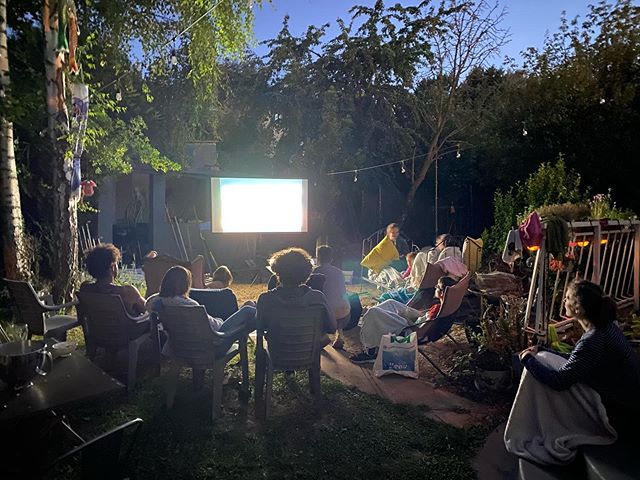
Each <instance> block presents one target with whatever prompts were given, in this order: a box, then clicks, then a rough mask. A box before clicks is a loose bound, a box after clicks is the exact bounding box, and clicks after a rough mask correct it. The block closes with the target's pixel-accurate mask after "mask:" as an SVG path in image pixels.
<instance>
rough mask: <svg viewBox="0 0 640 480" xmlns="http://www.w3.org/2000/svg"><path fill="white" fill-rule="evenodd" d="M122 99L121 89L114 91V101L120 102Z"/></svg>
mask: <svg viewBox="0 0 640 480" xmlns="http://www.w3.org/2000/svg"><path fill="white" fill-rule="evenodd" d="M121 101H122V90H120V89H118V91H117V92H116V102H121Z"/></svg>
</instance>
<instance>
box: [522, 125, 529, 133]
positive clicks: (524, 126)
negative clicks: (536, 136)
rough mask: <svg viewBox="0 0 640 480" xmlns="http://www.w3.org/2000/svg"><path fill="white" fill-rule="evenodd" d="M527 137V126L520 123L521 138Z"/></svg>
mask: <svg viewBox="0 0 640 480" xmlns="http://www.w3.org/2000/svg"><path fill="white" fill-rule="evenodd" d="M527 135H529V132H527V125H526V124H525V123H524V122H522V136H523V137H526V136H527Z"/></svg>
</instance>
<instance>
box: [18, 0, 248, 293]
mask: <svg viewBox="0 0 640 480" xmlns="http://www.w3.org/2000/svg"><path fill="white" fill-rule="evenodd" d="M256 3H257V4H258V5H259V4H260V3H261V2H260V1H258V2H256ZM43 7H44V8H43V9H42V11H39V9H38V8H37V5H36V2H34V1H31V0H28V1H26V2H24V3H23V4H21V5H19V6H18V7H17V11H18V12H19V13H20V15H18V18H19V22H20V27H22V28H23V31H22V32H21V33H23V32H27V31H28V30H29V29H30V28H32V26H33V25H34V24H36V23H37V22H39V23H40V25H41V27H42V30H43V31H44V33H45V35H44V37H45V45H44V51H45V74H46V75H45V76H46V79H45V82H46V91H47V119H48V120H47V132H48V141H49V148H48V151H49V154H50V158H48V159H46V160H43V161H48V162H49V164H50V165H52V172H53V174H52V181H51V183H52V187H53V190H52V191H51V193H52V198H51V200H52V202H51V204H52V205H53V217H52V221H51V226H52V230H53V235H52V240H53V245H52V251H53V271H54V272H55V277H56V282H54V296H56V297H57V298H59V297H68V296H69V294H70V292H71V291H72V289H73V286H74V285H73V284H74V281H75V278H76V275H75V274H76V271H77V256H78V242H77V198H76V197H74V195H73V194H72V192H71V189H70V182H69V179H70V175H71V172H72V168H73V165H72V159H71V155H70V142H71V141H72V138H73V135H72V134H71V135H70V132H69V127H68V121H69V118H68V111H67V104H66V96H67V93H68V85H67V81H68V73H69V71H70V69H71V70H73V68H70V67H72V58H71V56H70V55H69V53H68V52H67V49H66V45H64V44H59V43H58V42H59V41H61V40H62V39H63V38H64V35H58V33H59V30H60V29H63V31H64V30H66V28H67V26H68V27H69V31H70V32H71V33H74V32H75V33H77V31H75V30H74V29H73V25H72V23H73V21H74V20H76V21H77V22H78V23H79V24H81V25H86V26H87V28H86V29H85V30H84V31H88V32H90V33H89V34H88V35H85V36H84V37H81V38H80V43H82V41H83V40H87V39H88V38H90V37H91V36H92V35H96V36H97V37H98V39H99V40H100V41H101V42H102V43H101V44H100V46H99V48H101V49H103V50H104V51H105V52H108V53H110V54H111V56H110V57H108V60H109V61H108V62H107V61H105V60H103V59H100V60H99V61H96V62H95V63H94V61H87V62H86V63H87V65H86V69H84V71H83V76H84V79H85V81H86V82H87V83H89V86H90V91H91V95H92V96H91V99H92V102H93V101H94V100H97V103H94V104H97V105H100V107H99V110H100V112H101V115H102V118H103V119H104V118H105V116H104V114H105V112H106V114H107V115H109V114H118V113H120V114H122V113H123V112H124V110H123V109H118V108H116V107H114V106H113V105H109V104H108V103H107V102H105V101H104V95H102V94H104V93H105V92H106V91H108V89H109V88H114V86H115V88H118V86H119V84H120V83H121V82H125V81H126V79H125V77H127V76H129V75H130V74H131V73H130V72H131V71H133V72H134V76H135V75H136V73H137V75H138V76H139V77H141V78H143V80H142V82H140V83H141V84H142V85H140V83H139V84H138V85H140V86H142V87H146V85H145V80H144V77H145V76H148V77H153V76H158V75H162V74H166V73H168V72H170V70H171V66H170V65H169V62H168V61H167V60H168V53H169V51H170V48H172V47H173V48H175V50H176V51H177V52H178V54H182V55H183V57H182V58H181V59H180V61H181V62H184V63H186V64H188V68H187V69H186V71H188V79H189V81H190V83H191V85H192V86H193V91H194V95H195V97H196V98H197V99H198V102H199V103H198V104H199V105H205V107H204V108H207V109H208V108H209V107H210V106H211V105H215V104H216V100H217V95H216V93H217V86H218V85H219V68H218V62H219V59H220V58H221V57H224V56H229V55H231V56H234V55H235V56H237V55H240V54H241V52H242V51H243V49H244V47H245V45H246V44H247V42H248V41H249V39H250V35H251V26H252V19H253V13H252V5H251V3H250V2H246V1H244V0H223V1H213V0H197V1H188V0H175V1H173V2H160V1H159V0H142V1H139V2H135V3H133V2H128V1H125V0H115V1H110V2H83V3H81V4H79V5H78V10H77V11H76V5H74V2H73V0H43ZM125 19H126V21H125ZM67 21H70V22H71V23H70V24H69V25H67V23H66V22H67ZM83 21H84V23H83ZM72 40H73V39H72ZM133 40H138V41H141V43H142V44H143V45H144V63H145V66H144V68H142V67H138V68H135V67H133V68H132V61H131V59H130V58H129V56H128V55H126V54H125V55H122V54H121V53H119V52H126V53H129V52H130V49H131V43H132V41H133ZM63 43H64V42H63ZM72 47H73V46H72ZM88 53H90V52H88ZM96 56H98V54H96ZM87 58H88V57H87V56H85V58H84V60H87ZM89 64H91V65H89ZM98 82H100V83H98ZM128 83H129V84H131V83H130V82H128ZM147 93H148V89H147ZM146 97H148V99H149V101H152V99H151V97H150V95H148V94H147V95H146ZM93 117H94V118H95V115H93ZM129 120H130V122H129V126H131V127H133V130H134V134H135V136H134V137H132V136H131V135H128V134H127V133H126V132H124V131H123V124H122V123H121V122H120V123H119V122H118V121H117V120H114V122H113V124H112V125H111V126H110V127H112V128H116V129H119V130H120V131H121V132H122V134H121V136H120V138H121V139H122V140H123V141H125V140H126V141H129V142H130V143H134V144H136V145H137V146H138V147H143V150H144V152H143V153H144V154H149V155H150V156H151V159H150V160H149V159H146V160H147V161H149V163H151V164H154V160H153V158H155V159H156V160H159V161H160V162H159V163H163V162H164V160H163V159H159V158H158V156H157V153H156V152H155V151H154V149H153V148H151V147H150V145H149V144H148V143H145V141H146V139H145V138H143V137H144V130H145V127H144V122H142V120H136V119H135V118H130V119H129ZM141 122H142V123H141ZM104 126H105V125H104V124H103V125H101V126H100V127H99V128H98V129H94V130H93V131H92V132H89V134H90V135H89V136H90V137H91V135H93V137H92V138H89V140H90V141H95V140H96V139H100V138H102V139H105V138H106V137H107V136H106V135H104V133H105V131H106V130H105V129H104ZM215 127H216V117H215V116H214V115H209V116H207V117H206V119H205V120H204V121H202V122H200V123H198V124H196V125H193V128H192V133H193V135H194V136H201V137H205V138H206V137H210V136H212V135H214V133H215ZM92 146H93V147H97V148H96V150H99V146H97V145H96V144H95V143H94V144H93V145H92ZM125 151H126V150H125ZM94 153H95V152H94ZM89 155H91V153H90V154H89ZM98 157H100V155H98ZM100 158H105V156H104V155H103V156H101V157H100ZM155 163H156V164H158V161H156V162H155ZM121 164H122V163H121ZM163 164H164V165H166V162H164V163H163Z"/></svg>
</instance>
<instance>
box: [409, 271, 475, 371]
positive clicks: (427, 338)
mask: <svg viewBox="0 0 640 480" xmlns="http://www.w3.org/2000/svg"><path fill="white" fill-rule="evenodd" d="M470 279H471V275H470V274H467V275H465V276H464V277H463V278H462V279H461V280H460V281H459V282H458V283H456V284H455V285H453V286H451V287H447V288H445V290H444V292H443V297H442V306H441V307H440V310H439V311H438V314H437V315H436V317H435V318H433V319H430V320H426V321H424V322H418V323H415V324H413V325H409V326H408V327H405V328H403V329H402V332H401V333H404V332H407V331H415V332H416V333H417V336H418V352H419V353H420V355H422V356H423V357H424V358H425V359H426V360H427V361H428V362H429V363H430V364H431V365H432V366H433V368H435V369H436V370H437V371H438V373H440V374H441V375H442V376H444V377H447V376H448V375H447V374H446V373H444V372H443V371H442V369H441V368H440V367H439V366H438V365H436V364H435V362H434V361H433V360H432V359H431V358H430V357H429V355H428V354H427V352H426V351H425V346H426V345H428V344H429V343H433V342H436V341H438V340H440V339H441V338H442V337H444V336H445V335H448V334H449V331H450V330H451V327H452V326H453V321H454V318H452V317H453V315H455V314H456V312H457V311H458V309H459V308H460V305H462V300H463V299H464V296H465V294H466V293H467V290H468V289H469V281H470ZM445 318H446V319H447V320H450V321H449V322H447V323H443V322H438V320H442V319H445ZM438 327H439V328H438ZM443 327H447V328H446V330H445V329H444V328H443Z"/></svg>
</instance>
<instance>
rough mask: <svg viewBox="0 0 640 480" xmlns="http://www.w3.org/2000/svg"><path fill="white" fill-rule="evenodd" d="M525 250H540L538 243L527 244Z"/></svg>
mask: <svg viewBox="0 0 640 480" xmlns="http://www.w3.org/2000/svg"><path fill="white" fill-rule="evenodd" d="M527 250H529V251H530V252H537V251H538V250H540V245H529V246H528V247H527Z"/></svg>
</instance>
